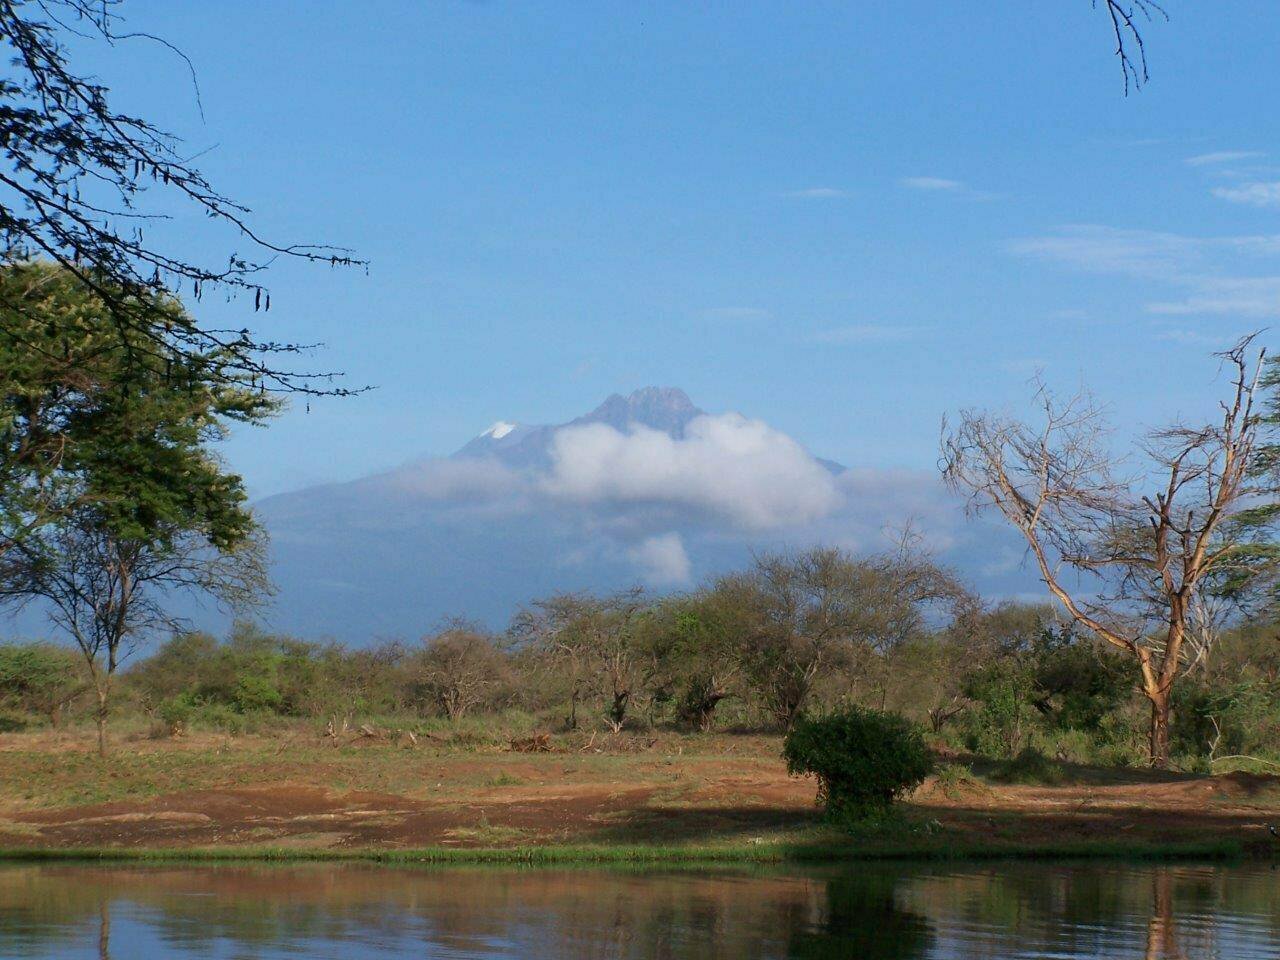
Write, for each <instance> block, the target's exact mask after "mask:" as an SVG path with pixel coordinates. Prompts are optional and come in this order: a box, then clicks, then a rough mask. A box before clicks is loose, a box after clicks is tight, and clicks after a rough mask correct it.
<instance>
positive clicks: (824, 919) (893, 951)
mask: <svg viewBox="0 0 1280 960" xmlns="http://www.w3.org/2000/svg"><path fill="white" fill-rule="evenodd" d="M897 883H898V881H897V879H896V878H895V877H894V876H893V875H891V874H886V873H884V872H882V871H881V870H879V869H877V870H874V871H872V872H868V873H864V874H860V875H859V874H855V875H854V876H850V877H841V878H839V879H835V880H829V881H827V884H826V888H827V889H826V894H827V902H826V908H825V911H824V913H823V915H822V916H821V918H820V919H819V921H818V923H816V924H814V923H813V922H812V921H811V920H810V919H808V918H803V919H802V922H801V923H798V924H797V925H796V927H795V928H794V929H793V930H792V932H791V936H790V941H789V944H788V949H787V956H788V957H790V958H794V960H827V958H830V960H835V958H840V960H847V958H850V957H864V958H866V960H910V958H912V957H923V956H925V955H926V953H927V952H928V950H929V946H930V944H931V943H932V939H933V938H932V936H931V935H930V929H929V921H928V920H926V919H925V918H924V917H922V916H921V915H920V914H918V913H913V912H912V911H911V910H904V909H902V908H901V907H900V906H899V905H898V901H897V896H896V893H895V890H896V888H897Z"/></svg>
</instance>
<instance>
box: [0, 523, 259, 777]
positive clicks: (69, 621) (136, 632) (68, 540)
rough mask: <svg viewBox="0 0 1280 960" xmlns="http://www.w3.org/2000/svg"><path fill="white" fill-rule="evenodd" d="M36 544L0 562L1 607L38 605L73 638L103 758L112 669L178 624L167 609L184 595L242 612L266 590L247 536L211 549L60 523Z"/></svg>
mask: <svg viewBox="0 0 1280 960" xmlns="http://www.w3.org/2000/svg"><path fill="white" fill-rule="evenodd" d="M46 539H47V542H46V543H44V544H41V545H40V547H36V546H34V545H32V544H30V543H24V544H23V545H22V546H21V547H19V548H18V549H16V550H14V551H11V552H10V553H9V554H8V555H7V556H6V557H5V559H4V563H3V570H2V571H0V603H2V602H6V601H7V602H13V603H16V604H19V605H21V604H25V603H29V602H31V601H33V600H34V601H43V605H44V607H45V609H46V611H47V613H48V617H49V620H50V622H51V623H52V624H53V625H54V626H56V627H58V628H59V629H61V630H62V631H63V632H65V633H66V634H67V636H69V637H70V638H71V639H72V640H74V641H75V644H76V646H77V647H78V648H79V650H80V653H81V654H82V655H83V657H84V661H85V665H86V666H87V667H88V672H89V677H90V680H91V681H92V683H93V688H94V692H95V693H96V695H97V700H98V705H97V711H96V719H97V725H98V752H99V754H100V755H101V756H106V754H107V719H108V716H109V713H110V709H111V693H112V687H113V684H114V680H115V675H116V672H117V670H118V669H119V666H120V663H121V661H122V660H124V659H125V658H126V657H127V656H128V655H129V654H130V653H131V652H132V650H133V649H134V647H135V646H136V645H137V644H138V643H139V642H141V641H143V640H145V639H146V638H148V637H150V636H153V635H155V634H156V633H157V632H159V631H162V630H165V629H177V628H178V627H180V626H181V623H180V621H178V620H177V619H176V618H175V617H173V616H172V615H171V614H169V613H168V612H166V602H167V601H170V602H171V601H172V599H173V595H174V594H175V593H177V592H182V591H190V592H194V593H198V594H204V595H208V596H211V597H213V598H214V599H215V600H217V601H218V602H220V603H222V604H224V605H226V606H228V607H231V608H242V607H245V606H248V605H251V604H253V603H254V602H256V601H257V600H258V599H259V598H260V597H262V596H263V595H265V594H266V593H268V592H269V586H268V582H267V578H266V573H265V569H266V567H265V562H264V554H265V550H264V545H263V541H262V539H261V538H260V537H257V536H248V537H246V538H245V539H243V540H242V541H241V542H239V543H237V544H236V545H234V546H227V547H223V548H217V547H213V546H210V544H209V543H208V541H207V540H205V539H204V538H202V537H200V536H196V535H191V534H188V533H177V534H176V535H175V536H173V537H171V538H166V539H156V540H149V541H148V540H132V539H127V538H120V537H117V536H114V535H113V534H111V533H110V532H108V531H106V530H104V529H103V528H102V527H101V526H99V525H97V524H94V523H92V522H71V521H68V522H66V523H60V524H59V525H57V526H56V527H54V528H51V530H50V532H48V533H47V535H46Z"/></svg>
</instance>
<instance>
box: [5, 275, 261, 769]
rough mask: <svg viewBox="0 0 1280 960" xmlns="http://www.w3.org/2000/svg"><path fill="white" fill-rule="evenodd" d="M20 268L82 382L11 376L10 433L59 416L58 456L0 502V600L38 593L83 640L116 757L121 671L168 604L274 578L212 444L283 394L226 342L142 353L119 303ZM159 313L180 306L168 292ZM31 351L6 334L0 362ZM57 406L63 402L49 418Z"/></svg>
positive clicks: (235, 596)
mask: <svg viewBox="0 0 1280 960" xmlns="http://www.w3.org/2000/svg"><path fill="white" fill-rule="evenodd" d="M22 269H23V270H27V269H31V270H35V272H36V273H37V274H39V275H41V276H43V277H44V278H45V279H47V280H48V281H49V283H48V286H47V288H44V289H45V292H46V293H47V294H48V300H47V301H41V302H40V304H39V306H40V309H39V310H38V311H36V310H33V311H32V312H31V313H30V314H29V316H28V317H27V318H26V319H25V321H24V322H26V323H28V324H29V325H30V326H32V327H34V326H40V327H41V330H40V336H41V337H43V338H45V340H46V342H47V343H48V344H50V345H51V347H52V345H56V347H57V349H58V356H59V363H61V364H63V365H65V367H66V369H68V370H71V369H76V370H78V371H80V372H79V373H78V374H77V377H80V380H78V381H77V382H76V383H74V384H70V383H68V382H66V381H64V379H63V378H61V377H58V376H54V377H51V378H50V379H49V381H48V383H47V384H46V388H45V389H43V390H39V389H37V390H34V391H31V390H26V389H25V388H26V387H27V386H29V385H30V384H31V381H30V380H29V379H24V378H23V377H21V376H19V377H17V378H16V380H17V385H16V386H15V385H14V384H12V383H10V384H6V386H7V387H9V388H10V389H8V390H7V393H6V395H5V397H4V398H3V399H4V401H5V405H4V407H3V408H2V409H3V410H4V411H5V417H6V420H7V422H8V423H9V424H11V426H10V428H9V431H8V432H9V433H13V432H15V431H16V432H18V433H24V432H25V433H27V434H40V433H42V432H43V431H44V430H46V428H47V424H48V423H50V422H56V423H57V424H58V426H57V430H58V438H57V445H56V449H57V455H56V456H55V457H51V458H50V457H37V458H36V459H35V463H36V467H35V468H33V469H31V470H24V469H19V470H17V472H16V474H15V476H16V479H14V480H12V481H11V484H10V485H11V487H13V486H16V488H17V489H19V490H29V489H37V490H38V491H39V495H38V496H35V497H30V496H19V497H17V498H13V499H10V498H8V497H6V499H5V500H4V501H3V502H2V503H0V517H3V518H5V525H6V526H9V527H14V528H21V529H22V531H23V534H22V536H19V537H11V538H10V539H9V540H8V543H7V550H6V551H5V552H4V553H3V555H2V556H0V602H7V603H10V604H18V605H21V604H25V603H29V602H32V601H41V602H42V605H43V608H44V609H45V610H46V611H47V612H48V614H49V617H50V620H51V621H52V623H53V624H54V625H55V626H57V627H59V628H61V629H62V630H63V631H64V632H65V633H66V634H67V635H68V636H69V638H70V639H72V640H74V641H75V643H76V644H77V646H78V647H79V648H80V651H81V653H82V654H83V656H84V658H85V661H86V664H87V666H88V669H89V673H90V676H91V679H92V680H93V683H94V687H95V690H96V692H97V696H98V725H99V748H100V750H101V751H103V752H105V750H106V721H107V714H108V711H109V706H110V694H111V686H112V681H113V679H114V675H115V672H116V669H117V667H118V666H119V663H120V660H121V659H122V657H123V656H124V655H125V654H127V652H128V650H129V648H130V647H131V646H132V645H133V644H134V643H136V642H138V641H140V640H141V639H143V638H145V637H146V636H148V635H149V634H152V633H154V632H155V631H156V630H157V629H158V628H161V627H163V626H168V625H172V624H173V618H172V617H170V616H169V615H168V614H167V613H166V607H167V605H168V603H169V602H170V601H171V600H172V598H173V596H174V594H175V593H176V592H180V591H184V590H186V591H194V592H197V593H200V594H203V595H207V596H211V597H213V598H214V599H216V600H218V601H220V602H222V603H225V604H227V605H229V606H239V605H243V604H245V603H248V602H249V601H251V600H252V599H254V598H255V597H257V596H260V595H261V594H262V593H264V592H265V591H266V589H267V583H266V577H265V574H264V572H263V570H264V564H263V549H262V533H261V530H260V529H259V527H258V525H257V523H256V521H255V520H254V518H253V515H252V514H251V512H250V511H249V509H248V507H247V506H246V497H245V492H244V488H243V484H242V482H241V480H240V477H238V476H236V475H235V474H232V473H230V472H228V471H227V470H226V469H225V467H224V465H223V464H222V462H221V461H220V460H219V459H218V458H217V456H216V455H215V454H214V453H213V451H212V448H211V445H212V444H213V443H214V442H215V441H217V440H219V439H221V438H222V437H223V436H224V435H225V433H226V430H227V428H228V424H229V423H231V422H236V421H239V422H247V423H261V422H262V421H263V420H265V419H266V418H267V417H268V416H270V415H271V413H273V412H274V411H275V409H276V408H277V406H278V404H277V403H276V401H275V400H274V399H273V398H272V397H271V396H270V395H268V394H267V393H265V392H263V391H262V390H260V389H252V388H251V387H249V386H247V385H235V383H234V380H233V379H230V378H229V374H228V373H227V371H226V369H225V367H223V366H222V364H223V363H224V361H225V360H226V355H225V354H224V353H223V352H222V351H210V352H207V353H202V354H198V355H197V354H190V353H183V352H181V351H176V350H175V351H171V352H170V353H168V354H167V355H164V356H159V355H154V354H150V353H143V354H141V356H144V357H146V358H147V359H146V360H143V361H140V360H139V356H140V355H139V354H137V353H130V351H129V349H128V346H129V344H127V343H126V344H122V343H121V342H120V339H119V331H118V330H117V329H116V328H115V326H114V322H113V320H112V318H111V311H110V308H109V306H108V305H107V304H105V303H104V302H103V301H102V300H101V298H99V297H97V295H96V294H95V293H94V292H93V291H92V290H91V289H89V288H86V287H84V286H82V285H80V284H79V282H78V280H77V279H76V278H75V275H74V274H71V273H70V272H69V271H65V270H62V269H61V268H57V267H49V266H38V267H30V268H22ZM0 286H3V282H0ZM148 309H149V310H151V311H153V312H155V313H157V314H165V315H171V316H174V317H175V318H181V317H183V316H185V311H183V309H182V307H181V305H180V304H179V303H177V302H176V301H174V300H172V299H164V300H162V301H158V302H156V303H153V304H151V305H149V307H148ZM136 339H140V335H138V338H136ZM30 361H32V358H31V356H30V354H28V353H26V352H25V350H24V348H23V346H22V344H21V343H15V342H14V341H11V340H8V339H0V371H5V370H11V369H18V370H22V369H25V368H24V364H27V363H29V362H30ZM35 362H37V363H42V362H43V357H39V358H36V359H35ZM54 409H56V410H59V411H61V412H59V413H58V414H57V415H56V416H53V415H52V414H48V411H49V410H54ZM35 410H40V411H41V412H40V413H39V415H35V416H34V418H33V414H32V411H35ZM35 445H36V446H39V445H40V444H39V443H36V444H35ZM33 504H34V506H33Z"/></svg>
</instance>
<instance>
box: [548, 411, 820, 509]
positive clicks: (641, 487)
mask: <svg viewBox="0 0 1280 960" xmlns="http://www.w3.org/2000/svg"><path fill="white" fill-rule="evenodd" d="M551 457H552V469H551V473H550V474H549V475H548V476H547V477H546V479H545V480H544V481H543V482H542V487H543V489H544V490H546V491H547V492H548V493H549V494H551V495H552V496H555V497H563V498H565V499H568V500H571V501H575V502H579V503H600V502H604V503H655V502H656V503H669V504H680V505H685V506H688V507H692V508H694V509H697V510H706V511H709V512H711V513H714V514H718V515H719V516H721V517H723V518H725V519H727V520H729V521H730V522H732V523H734V524H736V525H737V526H740V527H743V528H746V529H751V530H769V529H774V528H777V527H781V526H787V525H794V524H800V523H808V522H810V521H812V520H815V519H818V518H820V517H823V516H826V515H828V514H830V513H831V512H832V511H834V510H835V509H836V508H837V507H838V506H839V505H840V501H841V497H840V493H839V490H838V489H837V486H836V482H835V479H834V478H833V477H832V475H831V473H830V471H828V470H827V469H826V468H824V467H823V466H822V464H820V463H818V461H817V460H815V459H814V458H813V457H812V456H810V455H809V453H808V452H807V451H806V450H805V449H804V448H803V447H801V446H800V444H798V443H796V441H795V440H793V439H791V438H790V437H789V436H787V435H786V434H784V433H782V432H780V431H778V430H775V429H773V428H772V427H770V426H769V425H768V424H766V423H764V422H762V421H760V420H748V419H747V418H746V417H743V416H740V415H739V414H736V413H727V414H722V415H719V416H709V415H704V416H700V417H697V418H696V419H694V420H693V421H691V422H690V423H689V425H688V426H687V427H686V428H685V436H684V437H683V438H681V439H676V438H674V437H671V436H668V435H667V434H666V433H662V432H660V431H658V430H651V429H649V428H648V427H636V428H634V429H633V430H631V431H630V432H625V433H624V432H622V431H620V430H617V429H615V428H613V427H611V426H608V425H606V424H600V423H593V424H587V425H584V426H579V427H566V428H563V429H561V430H559V431H557V432H556V435H555V437H554V439H553V440H552V446H551Z"/></svg>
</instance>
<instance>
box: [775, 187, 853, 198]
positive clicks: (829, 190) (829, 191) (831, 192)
mask: <svg viewBox="0 0 1280 960" xmlns="http://www.w3.org/2000/svg"><path fill="white" fill-rule="evenodd" d="M783 196H784V197H790V198H793V199H797V200H843V199H845V198H847V197H848V196H849V191H848V190H841V189H840V188H838V187H807V188H806V189H804V190H788V191H787V192H786V193H784V194H783Z"/></svg>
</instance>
